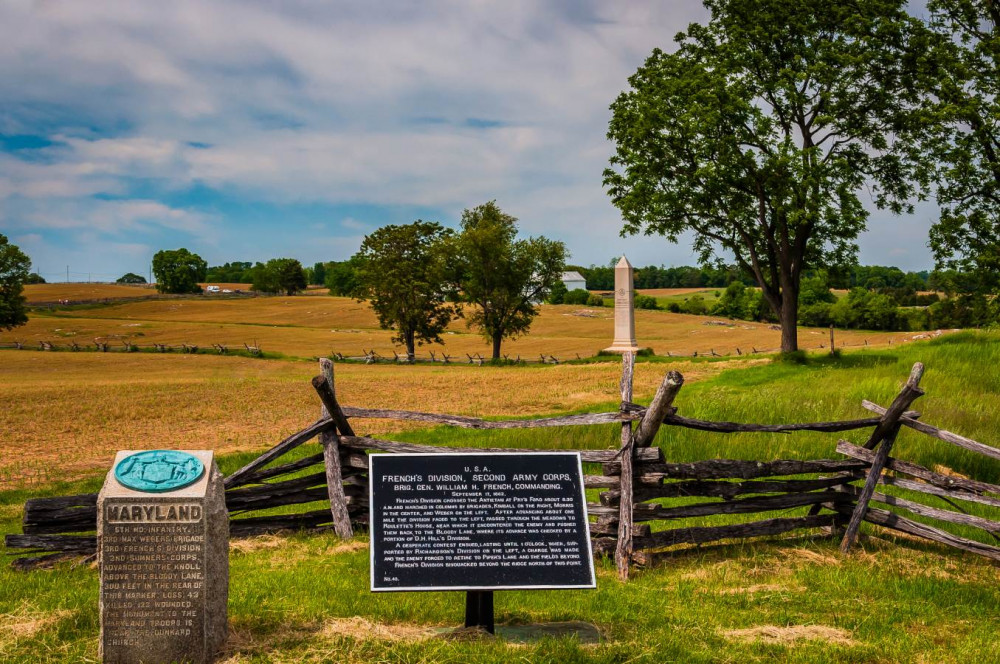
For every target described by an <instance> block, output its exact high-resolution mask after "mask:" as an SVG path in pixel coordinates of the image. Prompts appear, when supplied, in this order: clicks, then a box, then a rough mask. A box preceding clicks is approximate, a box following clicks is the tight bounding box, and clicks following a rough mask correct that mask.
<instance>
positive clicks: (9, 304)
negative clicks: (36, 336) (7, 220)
mask: <svg viewBox="0 0 1000 664" xmlns="http://www.w3.org/2000/svg"><path fill="white" fill-rule="evenodd" d="M30 269H31V259H30V258H28V256H27V255H26V254H25V253H24V252H23V251H21V250H20V248H18V246H17V245H16V244H11V243H10V242H9V241H8V240H7V236H6V235H4V234H3V233H0V330H12V329H14V328H15V327H17V326H19V325H24V324H25V323H27V322H28V312H27V309H26V308H25V302H26V300H25V297H24V295H23V292H24V282H25V280H26V279H27V278H28V271H29V270H30Z"/></svg>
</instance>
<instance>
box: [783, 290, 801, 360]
mask: <svg viewBox="0 0 1000 664" xmlns="http://www.w3.org/2000/svg"><path fill="white" fill-rule="evenodd" d="M797 295H798V294H797V293H794V294H793V293H786V294H785V295H784V296H783V297H782V298H781V300H782V302H781V312H780V313H779V314H778V317H779V319H780V320H781V352H782V353H794V352H795V351H797V350H798V349H799V329H798V327H797V326H798V318H799V298H798V297H797Z"/></svg>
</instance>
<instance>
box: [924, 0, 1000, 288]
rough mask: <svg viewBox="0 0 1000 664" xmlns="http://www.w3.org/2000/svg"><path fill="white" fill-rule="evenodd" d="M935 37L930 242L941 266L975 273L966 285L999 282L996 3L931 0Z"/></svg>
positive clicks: (999, 15)
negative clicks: (935, 206) (936, 128)
mask: <svg viewBox="0 0 1000 664" xmlns="http://www.w3.org/2000/svg"><path fill="white" fill-rule="evenodd" d="M928 8H929V9H930V11H931V18H930V25H931V28H932V29H933V30H934V33H935V34H936V35H937V36H938V37H940V40H939V42H938V43H937V44H936V47H937V48H936V50H935V55H936V62H937V63H938V64H939V65H940V67H939V69H937V70H935V71H934V72H933V74H932V75H931V76H929V77H928V78H927V80H928V82H929V85H928V92H929V97H930V99H931V100H932V101H934V102H935V105H934V109H935V111H936V112H937V114H938V115H937V117H938V118H939V119H940V120H942V121H943V122H942V127H943V129H944V131H943V132H941V133H940V134H939V138H940V139H941V140H940V141H939V142H938V143H937V147H938V148H939V151H938V152H937V154H938V155H939V156H940V157H941V163H942V166H943V167H942V168H941V170H940V171H939V175H940V178H939V182H938V189H937V198H938V203H939V204H940V206H941V217H940V220H939V221H938V222H937V223H936V224H935V225H934V226H933V227H932V228H931V247H932V248H933V250H934V254H935V258H937V260H938V264H939V265H940V266H942V267H949V268H956V269H960V270H963V271H965V272H967V273H968V274H967V276H968V277H972V278H973V279H971V281H970V283H968V284H966V287H971V288H973V289H976V290H985V289H990V290H995V289H996V288H997V287H998V286H1000V32H998V24H1000V6H998V4H997V3H996V2H994V1H993V0H931V1H930V2H928Z"/></svg>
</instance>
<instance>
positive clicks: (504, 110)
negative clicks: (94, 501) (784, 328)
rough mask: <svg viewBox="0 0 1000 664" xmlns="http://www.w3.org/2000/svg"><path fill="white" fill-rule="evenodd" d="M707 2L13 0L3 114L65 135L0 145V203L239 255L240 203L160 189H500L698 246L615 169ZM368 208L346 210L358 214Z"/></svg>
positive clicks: (600, 255) (40, 218)
mask: <svg viewBox="0 0 1000 664" xmlns="http://www.w3.org/2000/svg"><path fill="white" fill-rule="evenodd" d="M705 14H706V12H705V9H704V8H703V7H702V6H701V3H700V2H697V0H685V1H683V2H668V3H663V2H656V1H655V0H646V1H641V2H640V1H637V0H623V1H621V2H614V3H602V2H597V1H596V0H591V1H589V2H588V1H581V2H536V1H534V0H507V1H505V2H475V3H469V2H466V1H464V0H427V1H426V2H421V3H413V4H411V3H393V2H388V1H378V0H374V1H373V2H369V3H347V2H334V3H325V2H315V1H313V0H290V1H288V2H281V3H272V2H263V1H261V2H254V1H250V0H239V1H237V0H174V1H172V2H148V3H137V2H131V1H127V0H93V1H92V2H76V1H73V0H50V1H48V2H17V3H12V2H8V3H3V4H0V99H3V100H4V102H3V107H2V108H3V112H0V133H8V134H18V133H28V134H39V133H41V134H45V135H47V136H49V137H50V138H51V139H52V140H53V141H54V144H53V145H52V146H49V147H46V148H42V149H39V150H31V151H27V152H26V153H25V154H24V155H17V154H6V155H4V154H2V153H0V204H4V203H5V202H10V201H14V200H15V199H16V200H17V201H20V202H19V203H17V205H13V206H12V207H13V210H11V209H8V210H6V211H5V212H4V213H3V214H4V217H3V219H4V223H5V224H11V223H19V224H21V225H22V226H23V225H24V224H25V223H27V222H28V221H29V220H34V222H35V223H38V224H49V226H48V228H60V229H77V230H78V229H80V228H81V227H82V226H83V225H85V224H91V225H92V227H94V228H97V229H100V230H101V231H102V232H104V233H114V232H119V233H122V232H136V231H137V230H142V229H146V230H148V229H150V228H168V227H176V228H177V229H179V230H180V231H181V232H183V233H186V234H188V235H190V236H191V237H193V238H196V239H199V240H203V241H205V242H208V243H213V242H214V243H215V245H216V246H224V247H226V248H227V250H230V249H231V250H232V251H233V252H234V253H233V255H232V256H229V257H227V259H233V258H238V257H239V256H237V255H235V252H236V248H238V247H242V246H245V245H248V244H249V243H251V241H252V239H251V238H247V237H245V236H244V235H243V227H242V220H241V219H229V218H226V217H225V216H219V215H217V214H216V213H215V212H214V211H199V210H196V209H186V208H185V209H179V208H177V206H175V205H169V204H167V203H165V202H163V201H157V200H156V199H157V198H158V194H163V193H164V192H177V191H183V190H185V189H187V188H189V187H192V186H205V187H209V188H211V189H212V190H214V191H216V192H221V195H222V196H224V197H229V198H230V199H232V200H237V201H239V202H240V203H241V204H246V205H252V204H253V203H254V202H262V203H267V204H272V205H279V206H280V205H290V204H300V203H318V204H362V205H367V206H374V207H378V206H397V207H398V206H421V207H426V208H431V209H437V210H441V211H443V212H444V213H445V214H447V215H449V216H450V217H451V219H452V220H454V219H457V217H458V214H459V213H460V212H461V210H462V209H463V208H464V207H467V206H471V205H476V204H478V203H481V202H484V201H486V200H489V199H493V198H496V199H497V200H498V201H499V202H500V204H501V205H502V206H504V208H505V209H508V210H509V211H510V212H511V213H512V214H514V215H515V216H518V217H519V218H521V220H522V227H523V228H524V230H526V231H528V232H530V233H534V234H539V233H546V234H549V235H553V236H556V237H560V238H562V239H564V240H566V241H567V243H568V244H569V245H570V248H571V249H572V250H573V252H574V254H575V255H576V256H577V257H578V258H579V259H580V260H583V261H585V262H589V261H595V262H604V261H605V260H606V258H607V254H610V253H612V252H615V253H617V252H620V251H621V250H622V249H627V250H629V251H630V255H633V256H635V257H636V259H637V260H638V261H640V262H646V261H648V262H657V263H659V262H667V263H669V262H672V261H673V260H679V261H685V260H689V256H690V251H689V248H688V247H687V246H683V247H670V246H669V245H667V243H666V242H665V241H663V240H660V239H653V240H647V239H639V240H631V241H626V240H620V239H619V238H618V237H617V235H618V232H619V230H620V228H621V223H620V219H619V216H618V213H617V211H616V210H615V209H614V208H613V207H612V206H611V205H610V203H609V201H608V199H607V196H606V195H605V194H604V192H603V189H602V186H601V171H602V170H603V168H604V167H605V165H606V164H607V159H608V156H609V155H610V153H611V151H612V148H611V146H610V145H609V144H608V143H607V141H606V139H605V133H606V131H607V121H608V118H609V114H610V113H609V110H608V105H609V104H610V103H611V101H612V100H613V99H614V98H615V96H616V95H617V94H618V93H619V92H620V91H621V90H622V89H624V88H625V87H626V85H627V81H626V79H627V77H628V76H629V75H630V74H631V73H632V72H634V71H635V69H636V67H637V66H638V65H639V64H641V63H642V61H643V60H644V58H645V57H646V56H647V55H648V54H649V52H650V51H651V49H652V48H653V47H657V46H658V47H661V48H670V47H671V45H672V37H673V35H674V34H675V33H677V32H678V31H680V30H682V29H684V28H685V27H686V25H687V24H688V23H689V22H692V21H696V20H702V19H703V17H704V16H705ZM137 183H139V184H141V192H140V193H137V192H136V187H137ZM95 195H103V196H104V197H112V198H116V199H117V198H123V197H124V198H128V197H132V196H134V197H136V198H137V199H138V200H136V201H133V204H131V205H128V204H125V203H123V202H117V201H116V202H114V204H104V203H100V202H95V201H94V199H93V197H94V196H95ZM24 199H30V200H32V201H34V202H33V203H25V202H23V201H24ZM157 202H158V203H160V205H162V206H163V207H161V208H158V207H155V206H154V203H157ZM8 207H11V206H8ZM15 217H17V219H15ZM12 220H13V221H12ZM67 220H68V221H67ZM59 224H63V226H60V225H59ZM369 225H370V224H359V226H360V227H358V228H354V227H351V226H350V225H349V224H347V223H346V222H341V226H342V227H343V228H345V229H349V230H350V231H352V235H354V234H356V233H358V232H364V231H365V230H367V228H368V227H369ZM279 226H280V221H278V220H276V221H275V223H274V228H273V229H272V230H271V232H270V234H268V232H267V230H266V229H264V230H261V231H259V232H258V233H257V234H256V235H255V236H254V237H255V238H256V241H257V246H258V247H262V248H263V249H264V250H266V249H268V248H269V246H270V245H271V244H272V243H273V242H272V241H275V240H277V239H279V236H280V240H281V242H282V243H287V244H288V246H287V249H286V252H287V253H296V252H297V253H298V254H301V255H303V256H304V257H306V258H311V257H312V255H311V254H310V252H313V251H315V249H314V247H315V245H314V241H313V239H312V238H310V237H308V235H307V234H305V233H303V234H302V237H301V238H296V237H295V236H294V235H293V236H290V237H289V236H288V235H287V233H285V234H282V232H281V231H280V230H279ZM67 232H70V231H67ZM72 232H76V230H72ZM296 242H297V243H298V244H294V243H296ZM338 242H339V244H338V247H340V249H338V250H342V248H343V241H341V240H338ZM355 248H356V247H355ZM351 251H353V248H352V249H351ZM348 253H350V252H348ZM925 254H926V252H925V251H924V252H923V254H921V253H920V252H916V255H925ZM244 255H246V254H244ZM319 258H321V257H320V256H316V259H319Z"/></svg>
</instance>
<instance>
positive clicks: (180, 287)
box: [153, 248, 208, 293]
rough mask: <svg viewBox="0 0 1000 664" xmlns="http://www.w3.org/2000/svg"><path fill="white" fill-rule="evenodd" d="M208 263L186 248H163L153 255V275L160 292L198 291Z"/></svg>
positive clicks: (206, 271)
mask: <svg viewBox="0 0 1000 664" xmlns="http://www.w3.org/2000/svg"><path fill="white" fill-rule="evenodd" d="M207 273H208V263H206V262H205V261H204V260H202V258H201V256H199V255H198V254H193V253H191V252H190V251H188V250H187V249H184V248H181V249H172V250H170V249H164V250H162V251H158V252H156V254H154V255H153V276H154V277H156V290H158V291H159V292H161V293H200V292H201V286H199V285H198V284H199V282H202V281H205V276H206V274H207Z"/></svg>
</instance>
